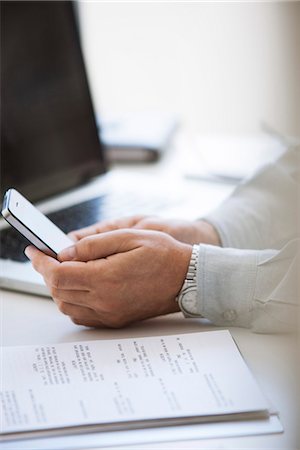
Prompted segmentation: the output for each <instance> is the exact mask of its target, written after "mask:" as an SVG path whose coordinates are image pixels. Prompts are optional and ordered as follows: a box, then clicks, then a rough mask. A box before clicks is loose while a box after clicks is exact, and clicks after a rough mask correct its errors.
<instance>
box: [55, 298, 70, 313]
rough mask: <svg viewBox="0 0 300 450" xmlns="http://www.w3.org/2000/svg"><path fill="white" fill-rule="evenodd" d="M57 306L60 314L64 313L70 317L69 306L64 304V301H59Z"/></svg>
mask: <svg viewBox="0 0 300 450" xmlns="http://www.w3.org/2000/svg"><path fill="white" fill-rule="evenodd" d="M57 306H58V309H59V310H60V312H62V313H63V314H65V315H66V316H67V315H68V312H69V305H68V304H67V303H65V302H62V301H57Z"/></svg>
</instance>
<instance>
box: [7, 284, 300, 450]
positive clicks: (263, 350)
mask: <svg viewBox="0 0 300 450" xmlns="http://www.w3.org/2000/svg"><path fill="white" fill-rule="evenodd" d="M1 312H2V343H3V345H7V346H10V345H31V344H36V343H39V344H46V343H58V342H72V341H79V340H93V339H111V338H114V337H116V336H117V337H118V338H127V337H140V336H154V335H160V334H175V333H180V332H181V333H187V332H195V331H207V330H211V329H216V327H213V326H211V325H210V324H209V323H207V322H206V321H204V320H201V319H184V318H183V317H182V316H181V315H180V314H172V315H169V316H165V317H160V318H156V319H151V320H148V321H144V322H141V323H137V324H135V325H132V326H131V327H128V328H125V329H121V330H108V329H107V330H100V329H99V330H95V329H86V328H84V327H81V326H77V325H74V324H73V323H72V322H71V321H70V320H69V318H68V317H67V316H64V315H62V314H61V313H60V312H59V311H58V309H57V307H56V305H55V304H54V302H52V300H49V299H45V298H40V297H37V296H30V295H25V294H24V295H22V294H17V293H14V292H8V291H1ZM230 332H231V333H232V335H233V337H234V339H235V340H236V342H237V344H238V346H239V348H240V350H241V352H242V354H243V356H244V358H245V360H246V362H247V364H248V366H249V367H250V369H251V370H252V372H253V374H254V376H255V378H256V379H257V381H258V383H259V385H260V386H261V388H262V390H263V392H264V393H265V395H266V396H267V397H268V398H269V399H270V400H271V402H272V404H273V405H274V407H275V408H276V409H277V410H278V411H279V413H280V419H281V422H282V424H283V427H284V429H285V431H284V433H283V434H277V435H269V436H253V437H244V438H226V439H212V440H205V441H204V440H202V441H186V442H171V443H168V444H166V443H165V444H152V445H139V446H138V447H139V448H151V449H156V448H157V449H158V448H160V449H162V448H163V449H166V448H168V449H169V448H170V449H171V448H172V449H173V448H174V449H183V448H184V449H193V448H203V449H204V448H205V449H206V448H207V449H212V448H226V449H227V448H228V449H233V448H248V449H249V448H255V449H267V448H268V449H271V448H272V449H275V448H278V449H287V450H294V449H298V448H299V441H298V440H297V432H298V426H299V424H298V421H297V401H296V392H297V383H298V379H297V367H296V363H295V361H296V344H297V343H296V339H295V336H292V335H261V334H260V335H259V334H254V333H251V332H250V331H249V330H245V329H241V328H231V329H230ZM297 444H298V445H297ZM122 448H124V447H122Z"/></svg>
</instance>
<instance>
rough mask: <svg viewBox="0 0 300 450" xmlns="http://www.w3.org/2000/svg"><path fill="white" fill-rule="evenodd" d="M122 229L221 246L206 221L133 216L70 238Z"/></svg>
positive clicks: (97, 226)
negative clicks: (157, 232)
mask: <svg viewBox="0 0 300 450" xmlns="http://www.w3.org/2000/svg"><path fill="white" fill-rule="evenodd" d="M122 228H134V229H139V230H155V231H161V232H163V233H167V234H169V235H170V236H172V237H173V238H175V239H177V240H178V241H181V242H184V243H186V244H199V243H203V244H211V245H221V242H220V238H219V235H218V233H217V231H216V230H215V229H214V227H213V226H212V225H210V224H209V223H208V222H205V221H204V220H198V221H194V222H192V221H187V220H163V219H160V218H158V217H148V216H132V217H125V218H121V219H116V220H108V221H103V222H99V223H96V224H95V225H92V226H90V227H87V228H82V229H81V230H77V231H74V232H73V233H70V236H71V237H72V238H73V239H74V240H76V241H77V240H80V239H82V238H84V237H87V236H91V235H93V234H99V233H104V232H106V231H113V230H119V229H122Z"/></svg>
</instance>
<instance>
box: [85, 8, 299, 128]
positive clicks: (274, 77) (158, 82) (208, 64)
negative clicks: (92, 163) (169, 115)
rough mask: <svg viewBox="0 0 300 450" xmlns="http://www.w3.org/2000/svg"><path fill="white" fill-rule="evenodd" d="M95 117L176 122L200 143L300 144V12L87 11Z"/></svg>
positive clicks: (290, 10) (236, 9)
mask: <svg viewBox="0 0 300 450" xmlns="http://www.w3.org/2000/svg"><path fill="white" fill-rule="evenodd" d="M80 17H81V26H82V36H83V45H84V51H85V55H86V61H87V65H88V70H89V76H90V81H91V85H92V91H93V96H94V99H95V105H96V109H97V110H100V111H101V110H102V111H104V112H110V111H114V112H122V111H126V110H140V109H162V110H171V111H175V112H178V113H179V114H180V116H181V117H182V119H183V120H184V122H185V124H187V125H188V126H189V127H191V128H192V129H194V130H197V131H200V132H201V133H224V132H225V133H247V132H250V133H251V132H256V131H258V130H259V128H260V124H261V121H266V122H268V123H269V124H270V125H272V126H273V127H274V128H276V129H277V130H278V131H280V132H284V133H289V134H300V116H299V104H300V3H299V2H282V3H277V2H267V3H263V2H257V3H243V2H242V3H239V2H237V3H234V2H233V3H227V2H221V3H214V2H210V3H208V2H201V3H189V2H178V3H175V2H162V3H154V2H153V3H151V2H150V3H142V2H138V3H130V2H122V3H113V2H111V3H109V2H104V3H102V2H81V3H80Z"/></svg>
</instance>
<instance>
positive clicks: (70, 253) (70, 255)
mask: <svg viewBox="0 0 300 450" xmlns="http://www.w3.org/2000/svg"><path fill="white" fill-rule="evenodd" d="M75 258H76V248H75V245H72V246H71V247H67V248H64V249H63V250H62V251H61V252H60V253H59V254H58V259H59V260H60V261H70V260H72V259H75Z"/></svg>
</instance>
